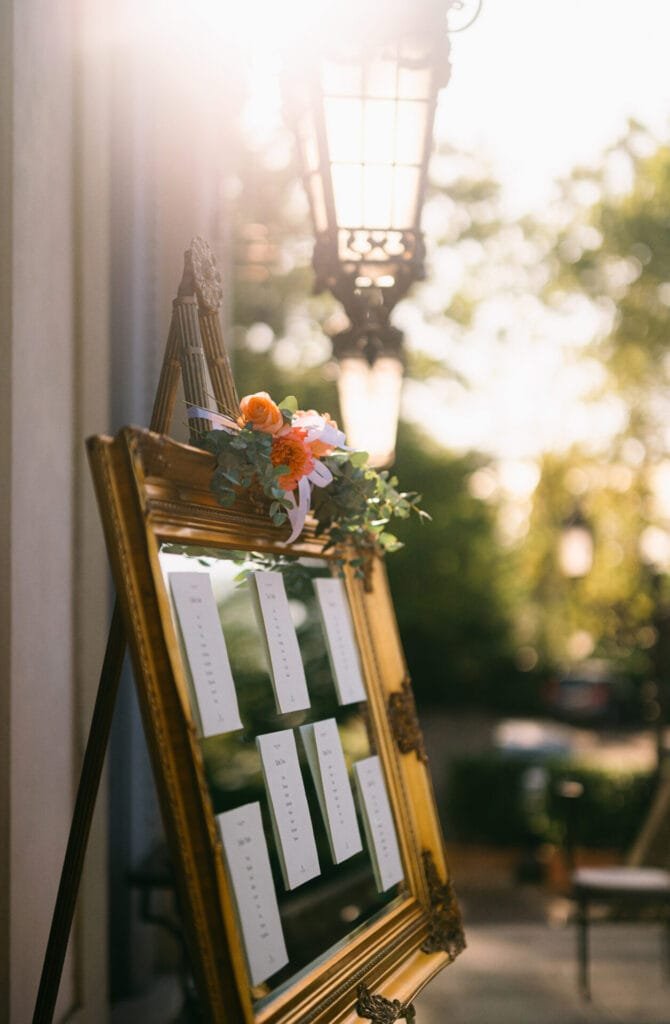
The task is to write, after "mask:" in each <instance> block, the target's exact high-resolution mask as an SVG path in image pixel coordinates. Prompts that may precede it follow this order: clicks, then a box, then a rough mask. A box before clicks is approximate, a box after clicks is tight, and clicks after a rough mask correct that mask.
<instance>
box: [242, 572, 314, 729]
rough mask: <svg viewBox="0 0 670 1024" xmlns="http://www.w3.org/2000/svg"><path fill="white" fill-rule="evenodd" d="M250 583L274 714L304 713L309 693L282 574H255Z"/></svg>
mask: <svg viewBox="0 0 670 1024" xmlns="http://www.w3.org/2000/svg"><path fill="white" fill-rule="evenodd" d="M249 581H250V586H251V588H252V593H254V594H255V597H256V601H257V608H258V610H259V612H260V619H261V626H262V631H263V636H264V638H265V643H266V649H267V654H268V661H269V667H270V678H271V680H272V687H273V689H274V695H275V701H276V704H277V710H278V711H279V712H280V714H286V713H287V712H289V711H304V710H305V708H308V707H309V706H310V702H309V693H308V692H307V682H306V680H305V670H304V668H303V664H302V657H301V654H300V647H299V645H298V637H297V636H296V632H295V627H294V625H293V619H292V618H291V610H290V608H289V604H288V598H287V596H286V589H285V587H284V580H283V579H282V576H281V573H278V572H264V571H258V572H254V573H253V574H251V575H250V577H249Z"/></svg>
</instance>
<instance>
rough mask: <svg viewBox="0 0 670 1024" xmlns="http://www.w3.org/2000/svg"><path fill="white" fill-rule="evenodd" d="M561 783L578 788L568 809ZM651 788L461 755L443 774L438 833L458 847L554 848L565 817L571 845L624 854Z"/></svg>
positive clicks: (646, 775)
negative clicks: (442, 822)
mask: <svg viewBox="0 0 670 1024" xmlns="http://www.w3.org/2000/svg"><path fill="white" fill-rule="evenodd" d="M568 779H569V780H574V781H576V782H580V783H581V784H582V785H583V787H584V790H583V795H582V796H581V797H579V798H578V799H577V800H575V801H574V802H570V803H568V801H566V800H565V798H562V797H561V796H560V795H559V794H558V792H557V786H558V783H559V782H561V781H564V780H568ZM653 787H654V776H653V774H652V773H651V772H642V771H614V770H611V769H606V768H596V767H592V766H585V765H584V764H583V763H580V762H578V761H575V760H573V759H569V758H564V757H561V758H551V759H547V760H539V759H538V758H537V757H529V756H510V755H506V754H502V753H497V752H493V753H489V754H484V755H476V756H475V755H468V756H465V757H460V758H458V759H456V760H454V761H453V762H452V764H451V766H450V772H449V780H448V785H447V798H446V806H445V807H444V817H445V826H446V829H447V833H448V835H449V836H451V837H452V838H454V839H458V840H461V841H468V842H480V843H490V844H493V845H501V846H505V845H511V846H517V845H526V844H528V843H539V842H553V843H560V842H562V841H563V840H564V838H565V828H566V815H567V814H570V813H572V815H573V817H572V832H573V839H574V842H576V843H577V844H578V845H580V846H591V847H609V848H613V849H617V850H625V849H627V848H628V847H629V846H630V845H631V843H632V842H633V840H634V839H635V836H636V835H637V833H638V831H639V829H640V827H641V825H642V822H643V820H644V816H645V814H646V811H647V809H648V807H649V804H650V800H651V796H652V792H653Z"/></svg>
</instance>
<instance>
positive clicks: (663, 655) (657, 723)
mask: <svg viewBox="0 0 670 1024" xmlns="http://www.w3.org/2000/svg"><path fill="white" fill-rule="evenodd" d="M638 550H639V555H640V561H641V563H642V565H643V566H644V568H645V570H646V572H647V573H648V575H649V580H650V584H651V593H652V597H653V601H654V610H653V616H652V625H653V628H654V630H655V634H656V639H655V642H654V646H653V649H652V651H651V655H652V663H653V671H654V677H655V678H654V679H653V680H652V683H653V685H654V686H655V700H654V701H653V705H654V711H655V715H654V718H653V724H654V727H655V728H654V732H655V742H656V770H657V773H658V774H659V775H660V773H661V771H662V770H663V768H664V766H665V763H666V758H667V757H668V751H667V749H666V743H665V739H666V737H665V732H666V723H667V717H668V707H669V704H670V606H669V604H668V599H667V595H666V594H665V593H664V588H663V581H664V579H665V577H666V574H667V572H668V568H669V566H670V536H669V535H668V533H667V531H666V530H662V529H660V528H659V527H657V526H648V527H647V528H646V529H645V530H643V531H642V533H641V535H640V539H639V544H638Z"/></svg>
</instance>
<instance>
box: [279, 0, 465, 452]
mask: <svg viewBox="0 0 670 1024" xmlns="http://www.w3.org/2000/svg"><path fill="white" fill-rule="evenodd" d="M461 6H462V3H461V2H460V0H419V2H417V3H414V4H410V3H407V0H383V2H382V0H362V2H361V3H360V4H358V5H357V6H356V11H355V14H354V17H353V19H352V21H351V23H349V24H347V25H344V26H343V25H342V24H339V25H338V26H337V28H336V29H334V30H333V32H332V33H331V35H332V37H333V39H334V40H335V42H333V43H331V44H330V45H328V46H327V47H326V49H325V52H323V53H322V54H321V56H320V59H319V60H318V62H316V63H315V64H314V66H312V68H311V69H310V71H309V82H308V84H307V85H306V83H305V79H304V77H301V78H297V77H293V78H292V79H291V78H290V79H288V80H287V86H288V89H287V93H288V101H289V107H290V111H291V118H292V121H293V127H294V130H295V133H296V136H297V140H298V149H299V153H300V160H301V167H302V176H303V182H304V185H305V189H306V191H307V196H308V199H309V205H310V211H311V215H312V221H313V226H314V233H315V237H316V242H315V247H314V257H313V265H314V270H315V274H316V282H315V290H316V291H323V290H324V289H326V288H328V289H330V291H331V292H332V293H333V295H334V296H335V297H336V298H337V299H339V300H340V302H341V303H342V305H343V306H344V309H345V311H346V313H347V316H348V318H349V321H350V327H349V328H348V329H347V330H346V331H343V332H341V333H340V334H338V335H336V336H335V337H334V338H333V354H334V356H335V358H336V360H337V362H338V363H339V367H340V373H339V380H338V390H339V396H340V406H341V409H342V415H343V418H344V421H345V422H344V428H345V432H346V434H347V438H348V441H349V443H350V444H352V445H353V446H355V447H361V448H364V449H365V450H367V451H368V452H369V454H370V456H371V460H370V461H371V463H372V464H373V465H377V466H382V465H388V464H389V463H390V462H391V461H392V460H393V456H394V449H395V435H396V428H397V421H398V413H399V407H400V391H401V383H402V376H403V368H404V358H403V337H402V334H401V332H400V331H398V330H397V329H396V328H394V327H393V326H392V325H391V324H390V319H389V318H390V314H391V310H392V309H393V307H394V306H395V304H396V303H397V302H398V300H399V299H401V298H402V297H403V296H404V295H405V294H406V292H407V290H408V288H409V287H410V285H411V284H412V283H413V282H414V281H417V280H421V279H422V278H423V277H424V254H425V251H424V242H423V235H422V233H421V226H420V221H421V210H422V207H423V202H424V197H425V189H426V174H427V169H428V160H429V157H430V152H431V147H432V131H433V120H434V115H435V105H436V101H437V94H438V92H439V90H440V88H442V87H443V86H445V85H446V84H447V82H448V80H449V73H450V65H449V39H448V36H447V13H448V11H449V9H450V8H452V7H453V8H458V7H461Z"/></svg>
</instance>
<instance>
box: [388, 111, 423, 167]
mask: <svg viewBox="0 0 670 1024" xmlns="http://www.w3.org/2000/svg"><path fill="white" fill-rule="evenodd" d="M427 115H428V104H427V103H417V102H416V101H415V100H405V101H403V100H401V101H400V102H399V103H398V104H397V112H396V123H395V137H394V141H395V153H394V158H395V161H396V163H399V164H420V163H421V161H422V159H423V151H424V146H425V140H426V121H427Z"/></svg>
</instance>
